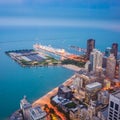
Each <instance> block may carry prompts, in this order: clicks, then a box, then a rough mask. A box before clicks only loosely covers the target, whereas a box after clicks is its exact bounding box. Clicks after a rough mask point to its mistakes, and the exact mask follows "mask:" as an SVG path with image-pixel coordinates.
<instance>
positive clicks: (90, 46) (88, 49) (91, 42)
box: [87, 39, 95, 59]
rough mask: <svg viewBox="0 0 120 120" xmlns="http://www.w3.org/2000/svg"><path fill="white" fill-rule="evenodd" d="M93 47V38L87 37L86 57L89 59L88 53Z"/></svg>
mask: <svg viewBox="0 0 120 120" xmlns="http://www.w3.org/2000/svg"><path fill="white" fill-rule="evenodd" d="M94 48H95V40H94V39H89V40H87V58H88V59H90V53H91V52H92V50H93V49H94Z"/></svg>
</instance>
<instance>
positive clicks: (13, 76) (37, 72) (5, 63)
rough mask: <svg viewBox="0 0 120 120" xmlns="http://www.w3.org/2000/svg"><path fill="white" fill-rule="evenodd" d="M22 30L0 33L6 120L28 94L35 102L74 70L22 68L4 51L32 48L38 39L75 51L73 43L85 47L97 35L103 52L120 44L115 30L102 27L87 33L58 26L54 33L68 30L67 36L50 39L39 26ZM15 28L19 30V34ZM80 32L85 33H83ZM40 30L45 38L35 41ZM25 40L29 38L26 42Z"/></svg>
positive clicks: (0, 82)
mask: <svg viewBox="0 0 120 120" xmlns="http://www.w3.org/2000/svg"><path fill="white" fill-rule="evenodd" d="M21 29H22V28H21ZM21 29H17V30H16V29H15V28H14V29H11V31H10V29H8V28H6V30H3V32H4V35H2V36H0V37H1V41H0V42H1V43H0V48H1V50H0V56H1V59H0V95H1V96H2V97H1V99H0V105H1V109H2V111H1V112H0V120H5V118H7V117H8V116H10V115H11V113H13V112H14V111H16V110H17V109H19V102H20V99H22V98H23V96H24V95H26V96H27V97H28V99H29V100H30V102H33V101H34V100H37V99H39V98H40V97H42V96H43V95H44V94H46V93H47V92H49V91H50V90H52V89H53V88H55V87H57V86H58V85H60V84H61V83H63V82H64V81H65V80H66V79H68V78H69V77H71V76H72V75H73V73H74V72H73V71H70V70H68V69H66V68H61V67H40V68H38V67H37V68H22V67H21V66H19V65H18V64H17V63H16V62H15V61H14V60H12V59H10V58H9V57H8V56H6V55H5V53H4V52H5V51H8V50H16V49H31V48H32V45H33V44H34V43H36V42H39V43H42V44H45V45H52V46H53V47H57V48H64V49H66V50H68V51H72V50H71V49H69V46H70V45H77V46H78V45H79V46H80V47H81V46H82V47H83V48H85V47H86V40H87V39H88V38H89V37H93V38H95V39H96V47H97V48H98V49H100V50H102V51H103V50H104V49H105V48H106V47H107V46H111V44H112V42H118V43H120V41H119V38H120V35H119V33H118V32H113V31H102V30H98V29H97V30H94V29H93V30H92V31H91V32H90V33H89V34H85V33H84V32H85V29H83V30H82V29H78V28H76V29H75V30H76V33H74V32H72V31H70V30H68V29H67V28H65V29H64V30H63V29H59V30H58V29H57V28H56V29H55V28H54V29H53V31H51V32H55V30H56V31H57V32H59V33H61V34H62V33H64V31H65V33H64V38H61V37H60V34H58V36H57V35H56V36H55V38H54V39H53V36H52V33H51V35H49V39H48V37H46V38H45V36H44V34H43V35H41V32H40V31H41V29H40V30H38V29H36V30H35V31H34V32H33V29H31V30H29V29H27V28H26V29H24V28H23V29H24V30H23V31H22V30H21ZM0 30H1V29H0ZM48 30H49V28H48ZM77 30H78V31H77ZM14 31H16V35H15V36H14ZM24 31H27V33H26V34H23V32H24ZM86 31H87V30H86ZM94 31H97V33H96V34H92V32H94ZM8 32H10V34H11V35H10V36H9V35H8V36H9V38H10V39H8V38H7V37H6V36H5V35H7V34H8ZM44 32H45V31H44ZM69 32H70V33H71V36H69V38H68V39H67V36H68V33H69ZM78 32H79V33H80V34H81V35H82V36H79V33H78ZM104 32H105V33H104ZM38 33H40V35H38V37H39V36H41V37H42V38H43V39H40V40H32V39H33V36H36V34H38ZM83 33H84V34H83ZM87 33H88V32H87ZM30 34H31V35H30ZM49 34H50V33H49ZM105 34H106V36H105ZM108 34H109V35H108ZM21 35H22V36H21ZM99 35H100V37H99ZM17 36H21V38H18V37H17ZM78 36H79V37H78ZM30 37H31V38H30ZM70 37H71V38H70ZM20 39H21V41H20ZM24 39H26V40H25V41H24ZM61 40H62V42H61ZM101 40H106V41H104V42H105V44H103V43H102V42H101ZM12 41H16V42H12ZM72 52H74V51H72ZM64 73H65V74H64ZM63 74H64V76H63ZM54 75H56V76H54Z"/></svg>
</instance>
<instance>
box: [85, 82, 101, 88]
mask: <svg viewBox="0 0 120 120" xmlns="http://www.w3.org/2000/svg"><path fill="white" fill-rule="evenodd" d="M97 86H101V83H99V82H94V83H91V84H88V85H86V87H87V88H94V87H97Z"/></svg>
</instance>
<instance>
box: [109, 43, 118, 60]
mask: <svg viewBox="0 0 120 120" xmlns="http://www.w3.org/2000/svg"><path fill="white" fill-rule="evenodd" d="M111 53H113V54H114V56H115V58H116V59H117V54H118V43H113V44H112V50H111Z"/></svg>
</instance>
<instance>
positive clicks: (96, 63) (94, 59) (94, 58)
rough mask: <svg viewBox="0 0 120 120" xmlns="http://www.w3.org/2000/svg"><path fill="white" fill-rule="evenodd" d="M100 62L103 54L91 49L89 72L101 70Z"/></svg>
mask: <svg viewBox="0 0 120 120" xmlns="http://www.w3.org/2000/svg"><path fill="white" fill-rule="evenodd" d="M102 62H103V54H102V53H101V52H100V51H99V50H97V49H93V51H92V52H91V54H90V63H91V65H90V70H91V71H94V72H95V71H96V69H97V68H102Z"/></svg>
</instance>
